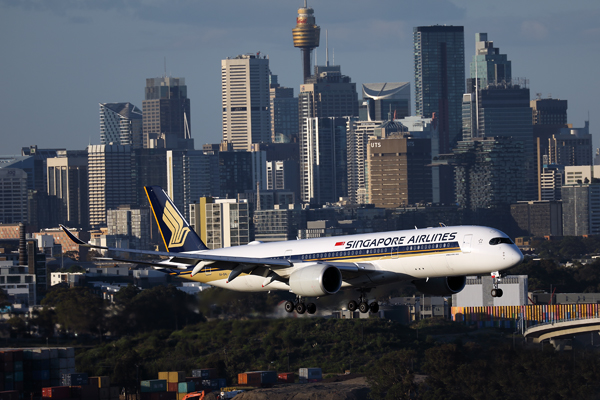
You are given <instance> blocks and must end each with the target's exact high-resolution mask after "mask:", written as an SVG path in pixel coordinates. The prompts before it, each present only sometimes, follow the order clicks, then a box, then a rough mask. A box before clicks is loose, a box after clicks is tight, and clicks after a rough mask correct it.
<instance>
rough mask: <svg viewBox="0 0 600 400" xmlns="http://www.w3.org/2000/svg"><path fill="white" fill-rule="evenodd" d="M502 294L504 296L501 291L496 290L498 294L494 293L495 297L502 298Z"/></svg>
mask: <svg viewBox="0 0 600 400" xmlns="http://www.w3.org/2000/svg"><path fill="white" fill-rule="evenodd" d="M503 294H504V292H503V291H502V289H498V292H497V293H496V297H502V295H503Z"/></svg>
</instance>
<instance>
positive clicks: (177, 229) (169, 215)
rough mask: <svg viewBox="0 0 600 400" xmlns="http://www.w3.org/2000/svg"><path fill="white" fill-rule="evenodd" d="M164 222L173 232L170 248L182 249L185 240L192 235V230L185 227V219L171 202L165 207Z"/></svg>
mask: <svg viewBox="0 0 600 400" xmlns="http://www.w3.org/2000/svg"><path fill="white" fill-rule="evenodd" d="M163 221H164V223H165V224H166V225H167V227H168V228H169V229H170V230H171V240H169V248H171V247H181V246H183V243H185V238H186V237H187V235H188V233H190V228H188V227H185V226H184V223H183V219H182V218H181V216H180V215H179V213H178V212H177V210H175V208H174V207H173V205H172V204H171V203H169V202H167V204H166V205H165V212H164V213H163Z"/></svg>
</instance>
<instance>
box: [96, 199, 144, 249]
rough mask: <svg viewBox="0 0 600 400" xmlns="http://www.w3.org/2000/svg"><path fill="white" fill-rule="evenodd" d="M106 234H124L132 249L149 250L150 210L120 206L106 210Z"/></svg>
mask: <svg viewBox="0 0 600 400" xmlns="http://www.w3.org/2000/svg"><path fill="white" fill-rule="evenodd" d="M106 214H107V215H106V219H107V223H106V225H107V228H108V230H107V234H108V235H115V236H124V237H125V238H127V239H129V245H130V246H131V248H133V249H139V250H150V210H149V209H148V208H143V209H132V208H131V207H129V206H120V207H117V209H114V210H107V212H106Z"/></svg>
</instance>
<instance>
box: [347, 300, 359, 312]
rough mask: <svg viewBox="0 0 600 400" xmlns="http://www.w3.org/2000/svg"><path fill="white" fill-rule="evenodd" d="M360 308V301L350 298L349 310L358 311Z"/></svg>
mask: <svg viewBox="0 0 600 400" xmlns="http://www.w3.org/2000/svg"><path fill="white" fill-rule="evenodd" d="M357 308H358V303H357V302H356V301H354V300H350V301H349V302H348V311H356V309H357Z"/></svg>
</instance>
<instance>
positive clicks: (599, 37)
mask: <svg viewBox="0 0 600 400" xmlns="http://www.w3.org/2000/svg"><path fill="white" fill-rule="evenodd" d="M302 5H303V0H294V1H289V0H254V1H241V0H223V1H212V2H207V1H202V0H0V38H2V39H0V60H1V61H0V88H1V89H0V139H1V142H0V143H1V145H0V154H2V155H7V154H17V153H20V149H21V147H24V146H29V145H38V147H40V148H67V149H73V150H75V149H84V148H85V147H86V146H87V144H88V143H92V144H98V143H99V142H100V133H99V130H100V123H99V107H98V103H104V102H131V103H133V104H135V105H136V106H138V107H139V108H140V109H141V108H142V100H143V97H144V86H145V79H146V78H153V77H158V76H162V75H163V74H164V58H165V57H166V59H167V74H168V75H171V76H173V77H184V78H185V79H186V84H187V86H188V96H189V97H190V99H191V107H192V109H191V127H192V137H193V138H194V139H195V143H196V148H201V146H202V144H203V143H216V142H219V141H220V140H221V111H220V110H221V105H220V102H221V86H220V80H221V77H220V60H221V59H223V58H226V57H228V56H229V57H234V56H236V55H238V54H244V53H256V52H258V51H260V52H261V54H264V55H268V56H269V59H270V68H271V71H272V72H273V73H274V74H276V75H278V77H279V83H280V84H281V85H283V86H288V87H292V88H294V92H295V93H296V94H297V93H298V87H299V85H300V83H301V78H302V70H301V59H300V50H298V49H296V48H294V47H293V44H292V31H291V30H292V28H293V27H294V26H295V24H296V15H297V9H298V8H299V7H301V6H302ZM308 5H309V6H311V7H313V8H314V10H315V17H316V21H317V25H319V26H320V27H321V46H320V47H319V48H318V49H317V61H318V62H319V64H323V63H324V61H325V30H328V31H329V49H330V51H329V53H330V59H331V58H333V57H335V63H336V64H338V65H341V67H342V73H343V74H345V75H349V76H350V77H351V78H352V81H353V82H356V83H357V91H358V93H359V97H360V96H361V95H360V85H361V84H362V83H369V82H406V81H409V82H411V92H412V94H413V96H414V73H413V58H412V50H413V49H412V28H413V27H415V26H422V25H434V24H440V25H443V24H446V25H462V26H464V27H465V62H466V66H465V68H466V70H465V71H466V72H465V73H466V74H468V64H469V63H470V61H471V58H472V56H473V53H474V48H475V33H476V32H487V33H488V38H489V40H492V41H494V45H495V46H496V47H499V48H500V51H501V53H503V54H507V55H508V58H509V59H510V60H511V61H512V71H513V77H524V78H527V79H529V82H530V84H529V87H530V91H531V97H532V98H535V96H536V93H541V94H542V96H543V97H548V96H549V95H551V96H552V97H553V98H560V99H566V100H568V102H569V110H568V116H569V118H568V119H569V123H572V124H573V125H574V126H575V127H582V126H583V125H584V121H585V120H587V119H588V115H589V119H590V126H591V133H593V134H594V144H595V147H600V137H597V136H599V133H600V132H598V128H597V127H598V125H599V124H598V123H597V121H598V120H600V105H599V102H598V94H599V92H600V78H599V74H598V72H597V70H598V67H599V66H600V23H599V22H598V21H600V2H599V1H597V0H574V1H572V2H569V3H567V2H565V1H557V0H527V1H516V0H505V1H502V2H499V1H497V0H494V1H489V0H479V1H475V0H452V1H449V0H403V1H400V0H373V1H371V2H365V1H358V0H344V1H343V2H340V1H339V0H309V1H308ZM413 112H414V106H413Z"/></svg>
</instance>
